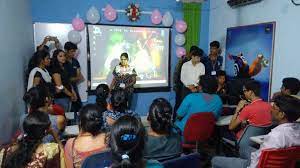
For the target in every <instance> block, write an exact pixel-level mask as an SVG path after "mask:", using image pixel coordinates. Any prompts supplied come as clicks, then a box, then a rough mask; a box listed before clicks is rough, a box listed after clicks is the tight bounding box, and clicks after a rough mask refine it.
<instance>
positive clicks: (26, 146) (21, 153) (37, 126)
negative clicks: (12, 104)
mask: <svg viewBox="0 0 300 168" xmlns="http://www.w3.org/2000/svg"><path fill="white" fill-rule="evenodd" d="M50 124H51V122H50V119H49V116H48V114H47V113H44V112H40V111H33V112H32V113H30V114H28V115H27V116H26V118H25V120H24V122H23V129H24V132H25V135H24V138H23V139H22V140H21V141H20V142H19V143H18V147H17V149H16V150H15V151H14V152H13V153H12V154H9V155H8V156H7V159H6V160H5V166H4V167H5V168H12V167H20V168H21V167H25V166H26V165H27V164H28V163H29V162H30V161H31V159H32V156H33V154H34V153H35V151H36V149H37V148H38V146H39V145H40V144H41V143H42V139H43V137H44V136H45V135H47V131H48V129H49V128H50Z"/></svg>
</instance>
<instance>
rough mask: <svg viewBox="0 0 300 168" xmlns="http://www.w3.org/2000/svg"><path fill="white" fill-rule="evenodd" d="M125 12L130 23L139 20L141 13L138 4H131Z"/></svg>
mask: <svg viewBox="0 0 300 168" xmlns="http://www.w3.org/2000/svg"><path fill="white" fill-rule="evenodd" d="M125 11H126V15H127V16H128V18H129V20H130V21H133V22H135V21H137V20H138V19H140V15H141V12H140V6H139V5H138V4H133V3H132V4H130V5H128V7H127V8H126V9H125Z"/></svg>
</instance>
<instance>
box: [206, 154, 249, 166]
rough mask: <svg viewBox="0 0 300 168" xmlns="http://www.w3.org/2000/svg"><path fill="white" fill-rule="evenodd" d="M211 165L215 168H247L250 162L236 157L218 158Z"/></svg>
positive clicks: (214, 158)
mask: <svg viewBox="0 0 300 168" xmlns="http://www.w3.org/2000/svg"><path fill="white" fill-rule="evenodd" d="M211 165H212V167H213V168H233V167H234V168H235V167H236V168H246V167H247V166H248V165H249V161H248V160H246V159H241V158H236V157H224V156H216V157H213V159H212V160H211Z"/></svg>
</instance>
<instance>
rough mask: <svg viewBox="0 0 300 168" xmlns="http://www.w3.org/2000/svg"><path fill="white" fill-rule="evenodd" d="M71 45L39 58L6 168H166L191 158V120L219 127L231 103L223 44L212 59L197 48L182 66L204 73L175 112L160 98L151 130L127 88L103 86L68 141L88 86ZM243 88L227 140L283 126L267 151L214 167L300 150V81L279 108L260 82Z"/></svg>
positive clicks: (4, 159) (42, 49)
mask: <svg viewBox="0 0 300 168" xmlns="http://www.w3.org/2000/svg"><path fill="white" fill-rule="evenodd" d="M68 45H70V46H71V48H70V46H69V48H68ZM68 45H67V50H66V51H64V50H61V49H57V50H55V51H54V52H53V55H52V58H51V59H50V57H49V55H50V54H49V52H48V51H47V47H46V46H45V45H43V44H42V45H41V46H39V48H38V51H37V52H36V53H35V54H34V56H33V58H32V60H31V64H30V65H31V66H30V68H29V73H28V84H27V92H26V93H25V95H24V97H23V99H24V101H25V102H26V104H27V107H28V109H27V112H26V114H25V115H23V117H22V118H21V123H22V124H23V125H22V126H20V130H21V132H22V134H21V136H20V137H19V139H18V140H17V141H14V142H12V143H11V144H9V145H6V146H4V147H1V148H0V167H4V168H11V167H20V168H23V167H24V168H33V167H34V168H36V167H38V168H46V167H47V168H48V167H67V168H73V167H74V168H79V167H81V166H82V165H83V164H84V162H85V160H86V159H88V158H89V157H91V156H93V155H103V156H108V158H105V160H100V162H103V164H102V165H105V166H106V167H113V168H121V167H132V168H146V167H147V168H148V167H149V168H159V167H163V164H162V163H163V162H164V161H166V160H170V159H174V158H177V157H180V156H181V155H183V152H182V140H183V137H182V135H183V132H184V128H185V126H186V124H187V121H188V119H189V118H190V116H191V115H193V114H196V113H202V112H211V113H212V114H213V116H214V118H215V120H216V121H217V120H218V119H219V118H220V116H221V115H222V110H223V104H224V103H226V102H228V100H227V98H228V96H229V91H228V87H229V86H228V85H230V83H227V79H226V72H225V71H222V70H221V66H222V63H223V62H222V57H221V56H220V44H219V43H217V42H212V43H211V45H210V47H211V51H210V54H209V56H208V57H204V53H203V51H202V50H201V49H200V48H198V47H196V46H193V47H192V48H191V53H190V54H189V56H190V57H191V59H192V61H190V62H188V61H187V60H184V62H181V65H180V66H184V67H183V71H185V72H183V74H186V75H190V73H188V72H189V71H190V70H193V68H197V67H198V68H199V67H202V68H204V69H203V70H199V72H198V75H196V76H190V77H188V76H185V77H183V78H182V79H183V81H182V86H181V88H183V87H184V89H186V90H185V91H184V94H186V95H184V96H183V97H181V98H182V100H180V101H179V104H178V109H176V108H175V109H174V108H172V105H171V103H170V102H169V101H168V100H166V99H164V98H153V99H154V100H153V101H152V103H151V104H149V109H148V114H147V122H148V123H146V124H145V123H142V121H143V120H142V119H141V117H140V116H139V114H140V113H142V112H140V111H132V110H130V103H129V102H128V94H127V93H126V91H125V90H124V89H114V90H110V88H109V86H108V85H106V84H99V85H98V86H97V88H96V90H95V91H96V101H95V103H94V104H87V105H85V106H83V107H81V108H80V110H79V119H78V127H79V134H78V135H77V136H76V137H74V136H73V137H71V138H70V137H65V136H64V135H63V132H64V129H65V127H66V123H67V122H66V121H67V119H66V117H65V114H64V112H67V111H70V109H71V105H70V102H77V101H78V100H79V95H78V93H77V92H78V90H76V89H77V88H76V83H78V82H79V80H81V77H80V72H79V71H76V70H74V69H73V70H71V69H70V65H72V64H71V63H74V64H76V61H75V62H72V61H71V62H69V61H68V60H73V59H70V58H71V57H70V56H67V57H70V58H66V55H67V52H70V50H72V52H73V50H74V49H75V51H76V49H77V48H76V47H75V46H76V45H75V46H74V45H72V44H68ZM69 54H70V53H69ZM73 54H74V53H73ZM71 55H72V54H71ZM73 61H74V60H73ZM182 61H183V60H182ZM200 61H201V62H203V66H202V63H201V64H199V63H200ZM184 63H188V65H187V64H186V65H184ZM194 64H195V65H194ZM207 65H209V66H207ZM74 66H75V65H74ZM78 66H79V65H77V67H78ZM180 66H179V67H178V68H179V72H180V71H181V67H180ZM186 66H188V67H186ZM193 66H194V67H193ZM77 70H78V69H77ZM186 72H187V73H186ZM180 74H181V76H182V73H181V72H180V73H179V76H180ZM178 79H180V77H179V78H178ZM242 86H243V87H242V88H240V89H241V90H242V93H241V97H240V98H241V100H240V101H239V103H238V104H237V106H236V108H235V109H234V115H233V116H232V118H231V120H230V123H228V125H227V126H225V127H224V128H225V129H224V130H222V134H221V135H220V136H224V137H226V138H230V139H233V140H239V139H240V137H241V135H242V134H243V132H244V130H245V127H246V126H248V125H253V126H269V125H274V127H275V128H274V129H273V130H272V131H271V132H270V133H269V134H267V135H266V137H265V138H264V140H263V144H262V145H261V146H260V148H259V149H254V148H252V147H250V146H249V149H247V150H245V151H244V152H245V153H240V156H241V157H240V158H238V157H226V156H217V157H214V158H213V159H212V161H211V163H212V166H213V167H247V166H250V167H256V165H257V164H258V160H259V157H260V154H261V151H262V150H264V149H269V148H286V147H290V146H299V145H300V141H299V139H300V126H299V123H297V122H296V120H297V119H299V117H300V111H299V109H300V99H299V97H297V96H296V95H297V93H298V92H299V90H300V82H299V79H297V78H291V77H289V78H284V79H283V81H282V87H281V90H280V92H278V93H275V94H274V96H273V98H272V101H271V102H266V101H264V100H262V99H261V98H260V92H261V86H260V83H259V82H258V81H255V80H249V81H247V82H244V83H243V84H242ZM187 89H189V90H187ZM237 89H238V88H237ZM181 101H182V102H181ZM177 103H178V102H177ZM79 104H80V103H79ZM78 106H80V105H78ZM173 109H174V110H173ZM174 119H175V120H174ZM143 124H144V125H143ZM65 138H69V139H68V140H67V141H66V143H65V144H63V143H62V142H61V140H62V139H65ZM217 139H219V138H217ZM215 140H216V139H215ZM191 143H193V142H191ZM251 152H252V154H251ZM104 154H105V155H104Z"/></svg>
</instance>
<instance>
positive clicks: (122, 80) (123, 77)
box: [110, 53, 137, 109]
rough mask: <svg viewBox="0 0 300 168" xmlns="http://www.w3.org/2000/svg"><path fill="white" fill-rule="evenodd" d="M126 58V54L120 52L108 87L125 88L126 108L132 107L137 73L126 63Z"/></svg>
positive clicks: (113, 88)
mask: <svg viewBox="0 0 300 168" xmlns="http://www.w3.org/2000/svg"><path fill="white" fill-rule="evenodd" d="M128 60H129V58H128V54H127V53H122V54H121V56H120V64H119V65H117V66H116V67H115V69H114V71H113V76H114V78H113V81H112V83H111V85H110V88H111V90H117V89H123V90H125V92H126V96H127V100H128V108H130V109H133V107H131V106H132V98H133V91H134V84H135V83H136V76H137V74H136V71H135V69H134V68H133V67H132V66H130V65H129V64H128Z"/></svg>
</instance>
